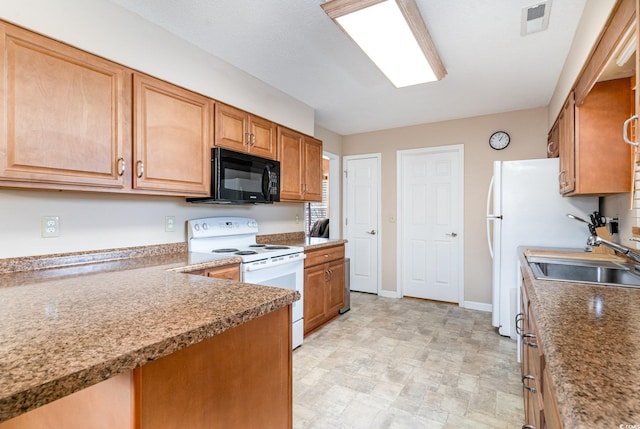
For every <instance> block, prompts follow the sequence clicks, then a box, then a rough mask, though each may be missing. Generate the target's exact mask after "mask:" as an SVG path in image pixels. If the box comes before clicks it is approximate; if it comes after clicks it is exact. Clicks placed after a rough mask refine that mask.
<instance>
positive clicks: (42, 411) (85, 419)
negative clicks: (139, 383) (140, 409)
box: [0, 371, 135, 429]
mask: <svg viewBox="0 0 640 429" xmlns="http://www.w3.org/2000/svg"><path fill="white" fill-rule="evenodd" d="M52 428H60V429H62V428H64V429H86V428H92V429H114V428H118V429H120V428H123V429H126V428H135V425H134V412H133V372H132V371H128V372H126V373H124V374H120V375H116V376H115V377H112V378H110V379H108V380H105V381H103V382H101V383H98V384H95V385H93V386H90V387H87V388H86V389H82V390H80V391H78V392H75V393H72V394H71V395H69V396H65V397H63V398H61V399H58V400H57V401H53V402H51V403H49V404H47V405H43V406H42V407H40V408H36V409H35V410H32V411H29V412H27V413H25V414H20V415H19V416H17V417H14V418H13V419H11V420H7V421H5V422H2V423H0V429H52Z"/></svg>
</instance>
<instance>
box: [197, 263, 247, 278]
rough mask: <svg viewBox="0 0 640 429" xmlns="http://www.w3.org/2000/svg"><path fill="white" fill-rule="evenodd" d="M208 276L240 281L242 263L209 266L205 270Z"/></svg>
mask: <svg viewBox="0 0 640 429" xmlns="http://www.w3.org/2000/svg"><path fill="white" fill-rule="evenodd" d="M204 275H205V276H207V277H215V278H217V279H225V280H235V281H237V282H239V281H240V265H238V264H234V265H229V266H223V267H217V268H209V269H207V270H205V271H204Z"/></svg>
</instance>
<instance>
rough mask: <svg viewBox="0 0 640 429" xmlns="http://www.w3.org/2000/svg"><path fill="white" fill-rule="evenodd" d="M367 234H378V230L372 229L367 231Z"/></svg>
mask: <svg viewBox="0 0 640 429" xmlns="http://www.w3.org/2000/svg"><path fill="white" fill-rule="evenodd" d="M367 234H370V235H376V230H375V229H372V230H371V231H367Z"/></svg>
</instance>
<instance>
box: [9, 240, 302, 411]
mask: <svg viewBox="0 0 640 429" xmlns="http://www.w3.org/2000/svg"><path fill="white" fill-rule="evenodd" d="M139 249H143V248H139ZM148 249H151V250H149V251H148V252H147V253H144V251H143V250H141V252H142V253H141V254H139V255H136V256H138V257H136V258H127V257H126V256H127V255H129V256H132V253H131V250H126V251H125V250H124V249H123V250H122V251H121V252H120V251H118V250H114V251H110V256H107V257H104V255H105V254H107V253H109V252H87V253H78V254H76V255H71V256H69V255H66V256H64V255H54V256H53V257H49V258H48V260H49V264H50V265H49V266H54V267H56V268H54V269H40V270H37V271H32V270H27V271H23V272H15V271H16V269H17V268H18V265H16V264H18V263H19V262H18V261H22V262H21V263H22V264H23V268H32V269H33V265H38V266H39V267H40V268H44V267H45V266H47V264H46V263H43V262H42V259H43V258H38V257H34V258H15V259H11V260H2V261H0V271H4V272H5V274H0V325H1V326H2V330H0V422H2V421H5V420H8V419H11V418H12V417H15V416H17V415H19V414H22V413H25V412H27V411H29V410H32V409H35V408H37V407H39V406H41V405H44V404H47V403H49V402H52V401H54V400H56V399H59V398H62V397H64V396H67V395H69V394H71V393H74V392H77V391H79V390H81V389H84V388H86V387H89V386H92V385H94V384H97V383H99V382H101V381H103V380H106V379H108V378H111V377H113V376H115V375H118V374H121V373H124V372H126V371H130V370H132V369H134V368H136V367H139V366H141V365H144V364H146V363H148V362H152V361H155V360H157V359H159V358H162V357H164V356H168V355H170V354H172V353H174V352H177V351H179V350H182V349H185V348H187V347H189V346H191V345H194V344H197V343H200V342H202V341H203V340H205V339H208V338H211V337H213V336H216V335H218V334H221V333H222V332H225V331H227V330H229V329H231V328H234V327H236V326H239V325H242V324H244V323H246V322H248V321H251V320H253V319H257V318H259V317H261V316H263V315H266V314H268V313H270V312H273V311H275V310H277V309H279V308H282V307H286V306H287V305H290V304H292V303H293V302H294V301H295V300H297V299H299V298H300V297H299V294H298V293H297V292H295V291H290V290H285V289H279V288H272V287H265V286H258V285H251V284H246V283H240V282H234V281H228V280H218V279H213V278H208V277H202V276H196V275H189V274H185V273H182V272H180V271H191V270H197V269H200V268H207V267H215V266H220V265H225V264H229V263H237V262H239V261H238V260H237V258H221V257H214V256H207V257H203V256H202V255H198V257H197V258H196V260H194V258H193V256H194V255H191V254H189V253H188V252H186V251H185V250H186V249H185V248H184V247H178V248H176V249H170V251H169V252H167V251H166V249H162V246H149V247H148ZM157 249H160V250H158V251H155V250H157ZM173 250H178V251H176V252H174V251H173ZM100 255H102V256H100ZM114 255H119V257H114ZM65 258H66V259H65ZM45 259H46V258H45ZM87 259H91V261H89V262H87V261H86V260H87ZM54 260H55V261H57V262H56V263H53V262H52V261H54ZM74 260H75V262H76V263H75V264H74V263H73V261H74ZM65 261H66V263H65ZM56 264H57V265H56ZM27 265H29V266H27Z"/></svg>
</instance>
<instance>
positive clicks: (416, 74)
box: [323, 0, 446, 88]
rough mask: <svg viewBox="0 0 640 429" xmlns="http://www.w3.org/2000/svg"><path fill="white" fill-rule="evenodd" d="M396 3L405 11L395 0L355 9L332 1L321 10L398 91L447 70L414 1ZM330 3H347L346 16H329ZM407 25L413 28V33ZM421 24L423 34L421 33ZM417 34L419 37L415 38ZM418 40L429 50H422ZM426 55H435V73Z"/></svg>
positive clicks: (405, 0) (404, 0) (401, 0)
mask: <svg viewBox="0 0 640 429" xmlns="http://www.w3.org/2000/svg"><path fill="white" fill-rule="evenodd" d="M399 1H400V2H402V3H403V5H404V10H403V9H401V8H400V7H399V5H398V3H397V2H396V0H386V1H378V2H372V1H370V0H369V1H365V2H364V3H366V4H365V5H364V7H362V8H358V5H357V3H358V2H357V1H344V0H343V1H340V0H332V1H329V2H326V3H325V4H323V8H324V9H325V11H326V12H327V14H329V16H331V17H332V18H333V19H334V20H335V21H336V22H337V24H338V25H339V26H340V27H341V28H342V29H343V30H344V31H345V32H346V33H347V34H348V35H349V36H350V37H351V38H352V39H353V40H354V41H355V42H356V43H357V44H358V46H360V48H361V49H362V50H363V51H364V52H365V53H366V54H367V56H369V58H371V60H372V61H373V62H374V63H375V64H376V65H377V66H378V68H379V69H380V70H381V71H382V72H383V73H384V74H385V75H386V76H387V78H388V79H389V80H390V81H391V83H393V85H394V86H396V87H397V88H401V87H405V86H411V85H417V84H420V83H426V82H433V81H436V80H439V79H441V78H442V77H444V75H445V74H446V70H444V66H443V65H442V62H441V61H440V58H439V57H438V54H437V52H436V51H435V46H433V42H432V41H431V38H430V36H429V33H428V31H427V29H426V26H424V22H423V21H422V17H421V16H420V12H419V9H418V8H417V5H416V4H415V2H414V0H399ZM329 3H342V4H346V3H348V5H349V8H348V9H349V10H348V13H345V14H340V12H338V13H335V14H333V15H332V13H330V12H329V11H327V8H325V5H328V4H329ZM360 3H362V2H360ZM371 3H374V4H371ZM407 4H408V7H407ZM412 6H413V8H412ZM408 11H410V12H413V15H414V16H412V17H411V18H412V19H411V18H409V19H408V18H406V17H405V14H406V13H408ZM403 12H404V13H403ZM416 13H417V15H418V25H417V26H416V16H415V14H416ZM336 15H339V16H336ZM408 21H409V22H411V23H412V24H413V27H414V28H413V29H412V28H411V27H410V24H409V23H408ZM420 24H421V27H422V28H423V29H424V31H421V29H420ZM416 27H417V28H416ZM416 32H421V33H422V34H418V35H416V34H415V33H416ZM416 37H418V39H416ZM418 40H421V41H422V42H423V44H425V45H429V46H427V47H426V48H423V47H422V46H421V45H420V43H419V42H418ZM425 40H426V42H425ZM425 51H427V52H425ZM427 53H429V54H432V55H433V54H434V53H435V60H434V61H435V62H436V64H437V66H439V67H436V71H434V69H433V68H432V66H431V64H430V62H429V60H428V59H427V57H426V55H427Z"/></svg>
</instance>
